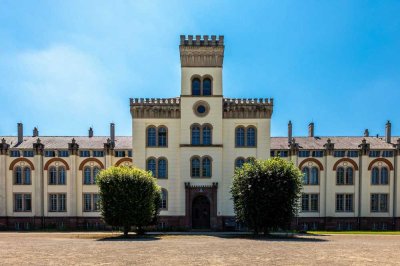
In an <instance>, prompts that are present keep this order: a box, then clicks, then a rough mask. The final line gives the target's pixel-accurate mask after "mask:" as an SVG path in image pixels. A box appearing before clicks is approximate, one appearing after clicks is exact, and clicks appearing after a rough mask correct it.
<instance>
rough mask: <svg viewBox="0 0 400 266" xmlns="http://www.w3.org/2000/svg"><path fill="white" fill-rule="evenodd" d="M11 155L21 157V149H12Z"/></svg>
mask: <svg viewBox="0 0 400 266" xmlns="http://www.w3.org/2000/svg"><path fill="white" fill-rule="evenodd" d="M10 157H20V153H19V151H15V150H14V151H10Z"/></svg>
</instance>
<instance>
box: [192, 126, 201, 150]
mask: <svg viewBox="0 0 400 266" xmlns="http://www.w3.org/2000/svg"><path fill="white" fill-rule="evenodd" d="M192 145H200V127H199V126H198V125H195V126H192Z"/></svg>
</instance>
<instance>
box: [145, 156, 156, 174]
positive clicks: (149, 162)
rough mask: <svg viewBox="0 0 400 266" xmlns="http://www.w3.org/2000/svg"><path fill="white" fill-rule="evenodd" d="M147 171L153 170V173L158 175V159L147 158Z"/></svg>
mask: <svg viewBox="0 0 400 266" xmlns="http://www.w3.org/2000/svg"><path fill="white" fill-rule="evenodd" d="M147 171H151V173H152V175H153V176H154V177H156V174H157V172H156V160H155V159H153V158H151V159H148V160H147Z"/></svg>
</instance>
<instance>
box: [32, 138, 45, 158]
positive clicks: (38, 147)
mask: <svg viewBox="0 0 400 266" xmlns="http://www.w3.org/2000/svg"><path fill="white" fill-rule="evenodd" d="M33 150H34V152H35V155H43V151H44V144H43V143H42V142H41V140H40V138H38V139H37V140H36V142H35V143H33Z"/></svg>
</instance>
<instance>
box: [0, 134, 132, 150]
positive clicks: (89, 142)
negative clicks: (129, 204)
mask: <svg viewBox="0 0 400 266" xmlns="http://www.w3.org/2000/svg"><path fill="white" fill-rule="evenodd" d="M0 138H4V139H5V140H6V142H7V143H8V144H10V148H19V149H32V148H33V143H36V141H37V139H38V138H39V139H40V142H41V143H42V144H44V148H45V149H68V143H71V142H72V139H73V138H74V139H75V141H76V143H77V144H78V145H79V148H80V149H103V148H104V143H106V142H107V139H108V138H109V136H93V137H90V138H89V137H83V136H39V137H27V136H24V138H23V142H22V143H21V144H19V145H18V138H17V137H15V136H13V137H0ZM131 148H132V137H130V136H117V137H115V149H131Z"/></svg>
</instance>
